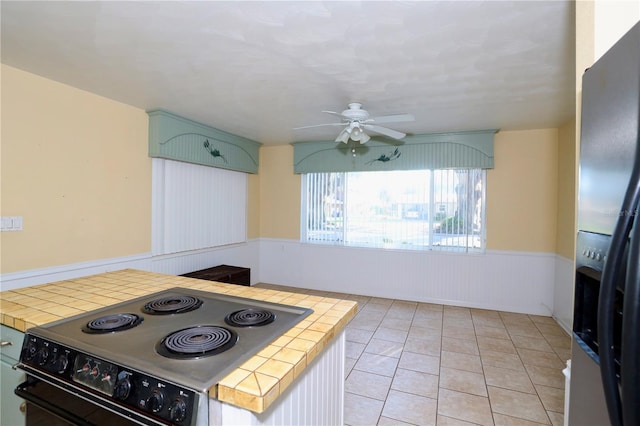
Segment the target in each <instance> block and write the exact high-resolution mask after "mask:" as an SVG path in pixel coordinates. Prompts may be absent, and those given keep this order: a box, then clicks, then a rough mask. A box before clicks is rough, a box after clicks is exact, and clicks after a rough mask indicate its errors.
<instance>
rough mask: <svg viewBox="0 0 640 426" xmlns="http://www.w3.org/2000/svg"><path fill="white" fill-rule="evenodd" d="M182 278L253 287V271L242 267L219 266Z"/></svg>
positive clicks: (184, 275)
mask: <svg viewBox="0 0 640 426" xmlns="http://www.w3.org/2000/svg"><path fill="white" fill-rule="evenodd" d="M181 277H189V278H197V279H199V280H208V281H218V282H221V283H229V284H239V285H245V286H250V285H251V269H249V268H243V267H241V266H229V265H218V266H214V267H213V268H207V269H201V270H199V271H194V272H189V273H187V274H182V275H181Z"/></svg>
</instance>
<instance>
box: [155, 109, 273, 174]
mask: <svg viewBox="0 0 640 426" xmlns="http://www.w3.org/2000/svg"><path fill="white" fill-rule="evenodd" d="M147 114H148V115H149V156H150V157H155V158H165V159H169V160H177V161H184V162H187V163H194V164H200V165H203V166H211V167H218V168H222V169H229V170H235V171H239V172H246V173H258V151H259V149H260V145H261V144H260V143H259V142H256V141H253V140H251V139H247V138H243V137H241V136H236V135H233V134H231V133H227V132H223V131H222V130H218V129H215V128H213V127H210V126H206V125H204V124H200V123H197V122H195V121H192V120H189V119H186V118H183V117H179V116H177V115H175V114H172V113H170V112H167V111H163V110H153V111H147Z"/></svg>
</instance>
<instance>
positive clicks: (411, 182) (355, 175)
mask: <svg viewBox="0 0 640 426" xmlns="http://www.w3.org/2000/svg"><path fill="white" fill-rule="evenodd" d="M302 176H303V177H302V181H303V185H302V209H301V210H302V220H301V223H302V241H305V242H309V243H319V244H339V245H345V246H357V247H377V248H394V249H410V250H425V249H426V250H430V249H438V250H454V251H480V250H483V249H484V239H485V238H484V235H485V213H484V211H485V208H484V204H485V202H484V199H485V181H486V172H485V170H483V169H471V170H415V171H382V172H349V173H307V174H303V175H302Z"/></svg>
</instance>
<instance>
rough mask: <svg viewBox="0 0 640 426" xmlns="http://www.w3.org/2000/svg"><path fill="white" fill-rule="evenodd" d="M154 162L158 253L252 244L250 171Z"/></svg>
mask: <svg viewBox="0 0 640 426" xmlns="http://www.w3.org/2000/svg"><path fill="white" fill-rule="evenodd" d="M153 161H154V163H153V165H154V197H157V199H155V200H154V219H155V220H154V225H153V228H154V229H153V239H154V243H153V247H154V254H156V255H159V254H168V253H176V252H181V251H189V250H198V249H203V248H209V247H218V246H224V245H228V244H234V243H239V242H244V241H246V223H247V220H246V214H247V213H246V211H247V175H246V174H245V173H242V172H236V171H230V170H225V169H219V168H215V167H207V166H201V165H197V164H189V163H184V162H179V161H171V160H160V159H154V160H153ZM158 210H159V211H158Z"/></svg>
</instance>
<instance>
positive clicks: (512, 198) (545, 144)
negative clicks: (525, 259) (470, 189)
mask: <svg viewBox="0 0 640 426" xmlns="http://www.w3.org/2000/svg"><path fill="white" fill-rule="evenodd" d="M494 156H495V168H494V169H492V170H489V172H488V173H487V249H489V250H515V251H532V252H546V253H553V252H555V250H556V222H557V220H556V212H557V164H558V131H557V129H538V130H523V131H508V132H502V131H501V132H498V133H497V134H496V137H495V144H494Z"/></svg>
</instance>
